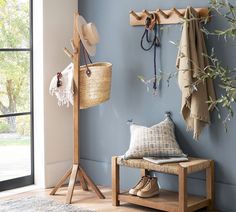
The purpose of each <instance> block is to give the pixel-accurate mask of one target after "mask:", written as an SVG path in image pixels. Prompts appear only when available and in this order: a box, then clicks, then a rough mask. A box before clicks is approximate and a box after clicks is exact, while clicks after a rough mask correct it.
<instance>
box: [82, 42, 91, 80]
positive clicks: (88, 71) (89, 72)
mask: <svg viewBox="0 0 236 212" xmlns="http://www.w3.org/2000/svg"><path fill="white" fill-rule="evenodd" d="M81 44H82V43H81ZM82 47H83V52H82V54H83V58H84V62H85V65H86V69H87V70H86V74H87V76H88V77H90V76H91V74H92V72H91V70H90V69H89V67H88V63H87V58H88V59H89V62H90V64H92V63H93V62H92V60H91V58H90V57H89V54H88V52H87V51H86V49H85V47H84V45H83V44H82ZM86 56H87V58H86Z"/></svg>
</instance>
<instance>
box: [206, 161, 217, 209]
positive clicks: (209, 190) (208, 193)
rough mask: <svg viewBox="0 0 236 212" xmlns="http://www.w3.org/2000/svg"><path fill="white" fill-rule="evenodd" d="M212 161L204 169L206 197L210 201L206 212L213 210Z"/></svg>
mask: <svg viewBox="0 0 236 212" xmlns="http://www.w3.org/2000/svg"><path fill="white" fill-rule="evenodd" d="M214 193H215V192H214V161H211V162H210V166H209V167H208V168H207V169H206V196H207V198H208V199H210V205H209V206H208V207H207V209H208V210H213V209H214Z"/></svg>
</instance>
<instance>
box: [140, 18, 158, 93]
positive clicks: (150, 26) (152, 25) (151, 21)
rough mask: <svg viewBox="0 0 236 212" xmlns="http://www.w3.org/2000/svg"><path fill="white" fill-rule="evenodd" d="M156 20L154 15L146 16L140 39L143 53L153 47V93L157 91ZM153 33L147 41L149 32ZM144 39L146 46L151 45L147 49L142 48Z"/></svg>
mask: <svg viewBox="0 0 236 212" xmlns="http://www.w3.org/2000/svg"><path fill="white" fill-rule="evenodd" d="M157 21H158V18H157V15H156V14H152V15H151V16H148V17H147V19H146V23H145V30H144V33H143V35H142V38H141V43H140V45H141V48H142V49H143V50H144V51H149V50H151V49H152V48H153V47H154V58H153V66H154V82H153V89H154V92H156V90H157V64H156V55H157V48H158V47H160V39H159V37H160V36H159V34H160V33H159V27H158V24H157ZM150 31H154V38H153V40H150V39H149V32H150ZM144 38H145V40H146V42H147V43H148V44H151V45H150V46H149V47H144V44H143V43H144Z"/></svg>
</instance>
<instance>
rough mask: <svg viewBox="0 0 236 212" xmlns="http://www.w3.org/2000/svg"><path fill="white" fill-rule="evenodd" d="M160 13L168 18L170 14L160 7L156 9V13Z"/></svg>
mask: <svg viewBox="0 0 236 212" xmlns="http://www.w3.org/2000/svg"><path fill="white" fill-rule="evenodd" d="M158 12H159V13H160V14H161V15H162V16H163V17H164V18H169V17H170V15H168V14H166V13H165V12H164V11H163V10H161V9H158V10H157V13H158Z"/></svg>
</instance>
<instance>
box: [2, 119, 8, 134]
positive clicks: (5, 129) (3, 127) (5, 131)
mask: <svg viewBox="0 0 236 212" xmlns="http://www.w3.org/2000/svg"><path fill="white" fill-rule="evenodd" d="M9 130H10V129H9V125H8V124H7V123H6V122H3V121H0V133H8V132H9Z"/></svg>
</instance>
